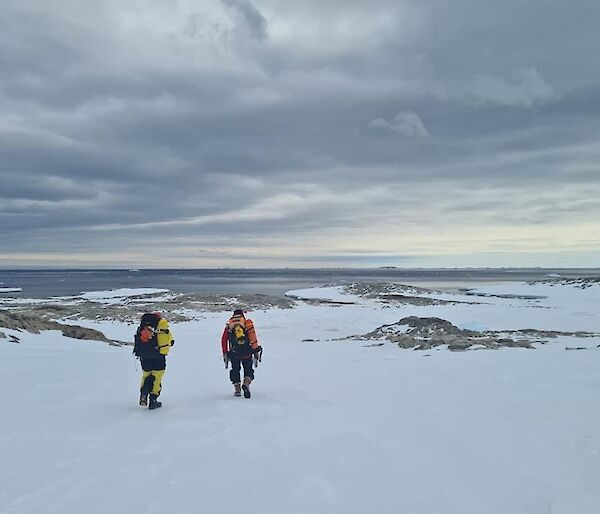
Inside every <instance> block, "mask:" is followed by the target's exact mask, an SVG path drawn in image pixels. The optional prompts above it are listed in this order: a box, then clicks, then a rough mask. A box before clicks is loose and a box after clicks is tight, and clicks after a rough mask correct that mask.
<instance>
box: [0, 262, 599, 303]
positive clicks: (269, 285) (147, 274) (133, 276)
mask: <svg viewBox="0 0 600 514" xmlns="http://www.w3.org/2000/svg"><path fill="white" fill-rule="evenodd" d="M558 276H560V277H564V278H573V277H586V276H600V269H546V268H544V269H542V268H501V269H490V268H485V269H484V268H476V269H400V268H376V269H374V268H371V269H356V268H354V269H142V270H124V269H114V270H107V269H103V270H98V269H91V270H0V288H2V287H20V288H21V289H22V291H21V292H19V293H3V294H4V295H10V296H17V297H25V298H46V297H50V296H70V295H77V294H80V293H82V292H85V291H97V290H105V289H117V288H124V287H127V288H140V287H155V288H162V289H169V290H171V291H176V292H182V293H231V294H245V293H248V294H250V293H257V294H267V295H273V296H281V295H283V294H284V293H285V292H286V291H290V290H292V289H303V288H307V287H314V286H320V285H324V284H331V283H336V284H344V283H352V282H391V283H401V284H410V285H416V286H421V287H429V288H443V289H452V288H458V287H475V286H476V285H477V284H479V283H489V282H505V281H528V280H539V279H545V278H552V277H554V278H556V277H558Z"/></svg>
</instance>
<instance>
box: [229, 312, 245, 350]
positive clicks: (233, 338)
mask: <svg viewBox="0 0 600 514" xmlns="http://www.w3.org/2000/svg"><path fill="white" fill-rule="evenodd" d="M245 323H246V320H245V319H244V318H241V319H240V320H239V322H236V323H233V324H232V323H231V322H230V325H229V329H228V332H229V349H230V350H231V351H232V352H233V353H242V352H250V351H251V349H250V341H249V339H248V335H247V334H246V326H245Z"/></svg>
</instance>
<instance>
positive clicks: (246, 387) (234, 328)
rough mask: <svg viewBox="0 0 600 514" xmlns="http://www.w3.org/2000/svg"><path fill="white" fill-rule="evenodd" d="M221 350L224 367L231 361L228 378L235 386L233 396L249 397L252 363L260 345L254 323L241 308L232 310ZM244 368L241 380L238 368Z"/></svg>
mask: <svg viewBox="0 0 600 514" xmlns="http://www.w3.org/2000/svg"><path fill="white" fill-rule="evenodd" d="M221 351H222V353H223V362H225V368H227V367H228V364H229V363H230V362H231V370H230V371H229V378H230V380H231V383H232V384H233V387H234V388H235V391H234V394H235V396H241V395H242V391H244V398H250V383H251V382H252V380H254V369H253V364H255V365H257V364H258V362H259V361H260V359H261V356H262V347H261V346H260V345H259V344H258V339H257V337H256V330H254V323H252V320H251V319H249V318H246V317H245V315H244V311H243V310H242V309H236V310H234V311H233V315H232V316H231V318H229V320H228V321H227V323H226V324H225V328H224V329H223V335H222V336H221ZM241 367H243V368H244V382H243V383H242V382H241V378H240V368H241Z"/></svg>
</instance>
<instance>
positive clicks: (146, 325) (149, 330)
mask: <svg viewBox="0 0 600 514" xmlns="http://www.w3.org/2000/svg"><path fill="white" fill-rule="evenodd" d="M159 321H160V316H158V315H157V314H154V313H150V312H148V313H146V314H143V315H142V319H141V320H140V325H139V327H138V329H137V330H136V332H135V337H134V344H133V354H134V355H135V356H136V357H141V358H148V357H157V356H159V355H160V353H159V351H158V340H157V338H156V328H157V326H158V322H159Z"/></svg>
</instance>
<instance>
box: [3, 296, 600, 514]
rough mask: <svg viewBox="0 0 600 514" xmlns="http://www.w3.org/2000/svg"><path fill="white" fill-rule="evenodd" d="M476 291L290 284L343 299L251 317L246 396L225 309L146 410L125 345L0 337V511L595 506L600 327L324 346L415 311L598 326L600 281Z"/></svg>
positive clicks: (575, 513)
mask: <svg viewBox="0 0 600 514" xmlns="http://www.w3.org/2000/svg"><path fill="white" fill-rule="evenodd" d="M478 292H480V293H483V294H486V296H472V295H451V294H449V293H439V294H436V295H435V297H436V298H440V299H452V300H460V301H465V302H466V301H470V302H474V301H478V302H485V303H482V304H467V303H457V304H447V305H429V306H416V305H404V304H394V303H382V302H381V301H378V300H372V299H366V298H363V297H357V296H351V295H346V294H342V292H341V291H340V289H339V288H321V289H313V290H304V291H295V292H293V294H294V295H295V296H299V297H305V298H320V299H325V300H331V301H336V302H354V303H352V304H335V305H333V304H315V303H310V304H309V303H302V302H300V303H299V304H298V306H297V307H296V308H294V309H269V310H264V311H256V312H252V313H250V317H251V318H252V319H253V320H254V322H255V325H256V327H257V332H258V336H259V338H260V340H261V343H262V344H263V346H264V357H263V362H262V364H261V365H260V366H259V368H258V369H257V371H256V374H257V378H256V380H255V382H254V384H253V385H252V391H253V397H252V398H251V399H250V400H246V399H244V398H234V397H233V395H232V394H231V393H232V388H231V385H230V384H229V381H228V377H227V371H226V370H225V369H224V367H223V363H222V361H221V359H220V347H219V341H220V335H221V331H222V327H223V325H224V323H225V321H226V319H227V315H228V313H203V315H202V316H201V317H199V318H198V319H197V320H195V321H191V322H185V323H177V324H173V327H172V328H173V333H174V336H175V341H176V344H175V346H174V347H173V350H172V352H171V354H170V355H169V357H168V365H167V373H166V375H165V379H164V390H163V394H162V395H161V399H162V401H163V402H164V406H163V408H162V409H159V410H157V411H148V410H146V409H142V408H140V407H139V406H138V405H137V395H138V387H139V378H140V377H139V376H140V370H139V365H138V364H137V363H136V361H135V360H134V359H133V357H132V356H131V348H130V347H113V346H109V345H107V344H104V343H98V342H87V341H76V340H72V339H66V338H64V337H63V336H62V335H61V334H60V333H58V332H43V333H41V334H39V335H35V334H29V333H23V332H15V331H11V330H5V329H2V331H4V332H5V333H6V334H7V335H17V336H18V337H19V338H20V340H21V343H19V344H15V343H11V342H9V340H8V339H0V363H1V364H0V365H1V366H2V379H3V380H2V383H3V388H2V391H3V393H4V395H3V399H4V408H3V409H2V410H1V411H0V455H1V456H2V459H1V463H0V512H2V513H6V514H25V513H27V514H42V513H43V514H46V513H48V514H49V513H57V514H58V513H60V514H71V513H73V514H75V513H77V514H79V513H86V514H88V513H103V514H104V513H106V512H111V513H117V514H118V513H128V512H136V513H167V512H168V513H186V514H187V513H192V514H193V513H204V512H207V513H211V514H219V513H234V512H244V513H245V514H253V513H261V514H270V513H277V514H280V513H302V514H307V513H343V514H351V513H361V514H362V513H366V512H372V513H377V514H384V513H390V514H391V513H394V514H395V513H406V514H425V513H427V514H445V513H448V514H467V513H474V514H488V513H489V514H507V513H510V514H550V513H551V514H597V513H598V512H600V490H599V489H598V487H597V479H598V477H599V476H600V414H599V413H598V409H597V408H596V407H597V403H598V391H599V390H600V372H599V370H600V349H598V348H596V345H598V344H599V343H600V339H599V338H587V339H577V338H573V337H562V338H558V339H557V340H555V341H553V342H550V343H548V344H546V345H538V346H537V348H536V349H535V350H527V349H509V348H504V349H501V350H495V351H491V350H490V351H484V350H482V351H468V352H449V351H447V350H444V349H435V350H431V351H427V352H422V351H413V350H401V349H399V348H398V347H397V346H395V345H393V344H391V343H386V344H384V345H383V346H369V344H368V343H365V342H364V341H357V340H345V341H335V339H339V338H343V337H347V336H350V335H353V334H362V333H366V332H368V331H370V330H373V329H374V328H375V327H377V326H379V325H381V324H384V323H392V322H395V321H397V320H398V319H400V318H402V317H405V316H411V315H413V316H423V317H424V316H438V317H441V318H444V319H447V320H449V321H451V322H452V323H454V324H456V325H458V326H460V327H462V328H474V329H477V330H483V329H494V330H504V329H520V328H538V329H544V330H550V329H553V330H561V331H576V330H583V331H590V332H600V313H599V312H598V306H599V305H600V303H599V301H598V300H599V299H600V286H595V287H590V288H588V289H583V290H582V289H578V288H576V287H573V286H568V285H561V286H549V285H546V284H536V285H519V284H504V285H497V286H493V287H489V288H486V289H485V290H482V291H478ZM490 295H495V296H490ZM507 295H508V297H507ZM511 295H519V296H533V297H543V298H533V299H531V298H530V299H523V298H515V297H513V296H511ZM125 296H126V295H121V296H119V295H117V296H115V295H111V294H106V292H103V293H102V294H95V295H94V294H90V295H88V296H87V298H100V299H102V301H108V302H111V303H112V302H113V301H116V299H119V298H120V299H123V298H124V297H125ZM85 324H86V325H87V326H90V327H96V328H99V329H100V330H102V331H103V332H104V333H105V334H106V335H107V336H108V337H109V338H114V339H120V340H130V339H131V336H132V333H133V331H134V327H133V326H132V325H127V324H126V323H118V322H106V321H105V322H101V323H95V322H87V323H85ZM307 340H308V341H307ZM309 340H313V341H309ZM567 346H572V347H575V346H577V347H586V349H585V350H580V351H565V347H567Z"/></svg>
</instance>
